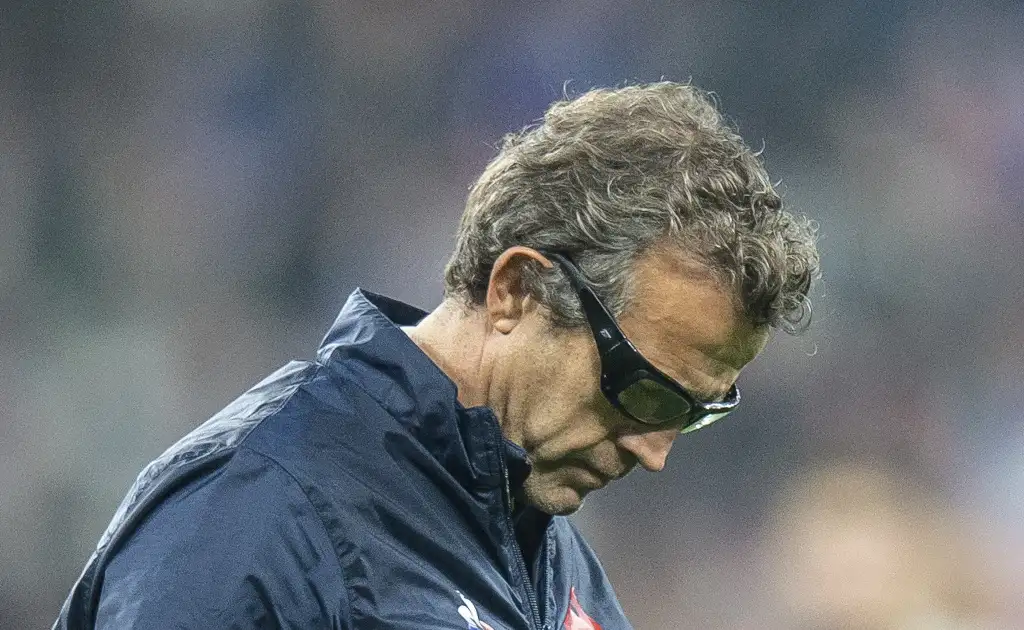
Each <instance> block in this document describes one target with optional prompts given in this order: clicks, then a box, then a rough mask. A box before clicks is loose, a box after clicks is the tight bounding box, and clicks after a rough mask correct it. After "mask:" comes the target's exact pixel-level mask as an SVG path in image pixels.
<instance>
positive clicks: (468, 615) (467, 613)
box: [455, 591, 494, 630]
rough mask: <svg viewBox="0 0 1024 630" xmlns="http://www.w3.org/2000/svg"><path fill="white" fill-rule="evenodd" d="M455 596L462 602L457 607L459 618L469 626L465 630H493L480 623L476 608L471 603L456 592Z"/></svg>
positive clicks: (488, 625) (489, 626)
mask: <svg viewBox="0 0 1024 630" xmlns="http://www.w3.org/2000/svg"><path fill="white" fill-rule="evenodd" d="M455 594H456V595H458V596H459V599H461V600H462V605H461V606H459V616H461V617H462V618H463V619H465V620H466V623H467V624H469V626H468V628H467V630H494V628H492V627H491V625H490V624H488V623H484V622H483V621H480V616H479V615H478V614H477V612H476V606H474V605H473V602H471V601H469V600H468V599H466V597H465V596H464V595H463V594H462V593H460V592H458V591H455Z"/></svg>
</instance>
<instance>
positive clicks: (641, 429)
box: [445, 83, 817, 513]
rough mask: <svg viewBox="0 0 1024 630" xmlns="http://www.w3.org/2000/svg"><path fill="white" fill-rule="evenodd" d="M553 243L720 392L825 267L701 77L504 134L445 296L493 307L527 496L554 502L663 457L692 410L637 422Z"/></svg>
mask: <svg viewBox="0 0 1024 630" xmlns="http://www.w3.org/2000/svg"><path fill="white" fill-rule="evenodd" d="M552 252H559V253H564V254H565V255H566V256H567V258H568V259H570V260H571V261H573V262H574V263H575V265H576V266H578V268H579V271H580V272H581V276H582V280H583V281H584V282H585V283H586V286H588V287H589V288H590V289H592V290H593V292H594V293H595V294H596V296H597V297H598V298H599V300H600V301H601V302H602V303H603V304H604V305H605V306H606V307H607V309H608V310H609V311H610V313H611V315H613V316H614V317H615V318H616V319H617V321H618V325H619V327H620V328H621V330H622V331H623V332H624V333H625V336H626V337H627V338H628V339H629V340H630V341H631V342H632V343H633V345H634V346H635V347H636V349H638V350H639V352H640V353H641V354H642V355H643V357H644V358H645V359H646V360H647V361H649V362H650V363H651V364H652V365H653V366H654V367H656V368H657V370H659V371H660V372H661V373H662V374H663V375H664V376H667V377H669V378H670V379H671V380H673V381H675V382H676V383H677V384H679V385H680V386H682V387H683V388H686V389H688V390H689V391H690V392H691V393H693V394H696V395H697V396H696V397H698V398H701V397H704V398H708V399H709V400H714V399H720V398H721V397H722V396H724V395H725V394H726V393H727V392H728V391H729V389H730V387H731V386H732V385H733V383H734V382H735V380H736V377H737V376H738V374H739V372H740V369H741V368H742V367H743V366H744V365H745V364H746V363H748V362H749V361H750V360H752V359H753V358H754V356H755V355H756V354H757V353H758V352H759V351H760V350H761V348H762V347H763V346H764V343H765V342H766V340H767V336H768V331H769V329H770V328H772V327H776V328H782V329H784V330H787V331H793V330H795V329H796V328H797V327H799V325H800V324H801V323H802V322H803V321H805V319H806V316H807V314H808V312H809V306H808V302H807V291H808V289H809V287H810V282H811V278H812V277H813V276H814V275H815V273H816V271H817V252H816V249H815V246H814V238H813V230H812V229H811V227H810V226H809V225H808V223H807V222H806V221H802V220H798V219H796V218H795V217H793V216H792V215H790V214H789V213H787V212H785V211H783V210H782V204H781V200H780V198H779V196H778V194H777V193H776V192H775V190H774V189H773V187H772V185H771V182H770V180H769V179H768V175H767V173H766V172H765V170H764V167H763V165H762V164H761V162H760V160H759V159H758V157H757V155H756V154H755V153H754V152H752V151H751V150H750V149H749V148H748V147H747V146H746V145H745V144H744V143H743V141H742V139H741V138H740V137H739V136H738V135H737V134H736V133H735V131H733V130H732V129H730V128H729V127H728V126H726V125H725V124H724V123H723V121H722V118H721V116H720V114H719V113H718V112H717V111H716V109H715V107H714V106H713V104H712V103H711V102H710V101H709V99H708V97H707V95H706V94H704V93H703V92H701V91H699V90H697V89H696V88H693V87H692V86H688V85H679V84H673V83H657V84H652V85H642V86H631V87H627V88H622V89H619V90H596V91H593V92H589V93H587V94H584V95H583V96H581V97H579V98H576V99H575V100H570V101H561V102H558V103H555V104H554V105H552V106H551V108H550V109H549V110H548V112H547V114H546V115H545V117H544V120H543V122H542V123H541V124H539V125H537V126H535V127H532V128H528V129H527V130H524V131H523V132H521V133H518V134H513V135H510V136H509V137H507V138H506V139H505V143H504V146H503V147H502V149H501V151H500V153H499V155H498V156H497V157H496V158H495V159H494V160H493V161H492V162H491V164H490V165H489V166H488V167H487V169H486V170H485V172H484V174H483V175H482V176H481V178H480V179H479V181H477V183H476V184H475V185H474V187H473V189H472V191H471V193H470V196H469V200H468V202H467V206H466V212H465V214H464V216H463V219H462V223H461V226H460V229H459V233H458V238H457V243H456V248H455V253H454V254H453V256H452V258H451V261H450V262H449V264H448V267H447V269H446V275H445V287H446V297H447V298H448V299H449V300H454V301H457V302H458V303H460V304H461V305H463V306H465V307H467V308H468V309H469V310H471V311H475V312H478V313H481V314H485V315H486V322H487V327H488V331H489V332H488V335H487V336H486V338H485V341H484V347H483V348H482V349H481V360H482V361H486V362H489V364H490V365H491V370H490V372H489V373H490V374H492V377H491V378H492V379H493V381H494V382H493V383H491V384H489V385H488V386H487V389H488V390H489V391H493V392H494V396H490V397H488V403H489V404H491V405H492V407H494V408H495V412H496V413H497V414H498V416H499V419H500V421H501V424H502V428H503V430H504V432H505V434H506V436H507V437H508V438H509V439H511V440H513V441H515V442H517V443H518V444H520V445H521V446H523V447H524V448H525V449H526V451H527V452H528V453H529V454H530V457H531V460H532V462H533V466H534V469H533V472H532V473H531V475H530V477H529V478H528V479H527V481H526V485H525V493H526V498H527V500H528V501H529V502H531V503H532V504H534V505H536V506H537V507H538V508H540V509H542V510H544V511H546V512H550V513H567V512H572V511H574V510H575V509H577V508H578V507H579V505H580V503H581V502H582V499H583V496H584V495H585V494H586V493H587V492H589V491H590V490H593V489H595V488H597V487H600V486H602V485H604V484H605V483H607V481H609V480H610V479H611V478H614V477H617V476H621V475H623V474H625V473H626V472H628V470H630V469H631V468H632V467H634V466H635V465H636V464H637V463H640V464H641V465H643V466H644V467H645V468H647V469H649V470H659V469H661V468H662V466H663V465H664V460H665V456H666V455H667V454H668V450H669V448H670V446H671V444H672V441H673V439H674V437H675V436H676V435H678V432H679V430H680V428H682V427H681V426H678V423H673V422H666V423H664V424H663V425H650V424H644V423H641V422H638V421H637V420H636V419H635V418H632V417H630V416H629V415H628V414H626V413H623V410H622V408H621V406H619V408H617V407H616V406H615V405H613V404H612V403H613V402H614V399H613V400H609V398H608V397H606V395H605V394H603V393H602V391H601V387H600V376H601V357H600V354H599V352H598V347H597V344H596V343H595V339H594V335H593V333H592V331H591V327H590V325H589V323H588V320H587V317H586V316H585V314H584V312H583V310H582V309H581V305H580V300H579V297H578V294H577V291H576V290H575V289H574V288H573V286H572V284H571V283H570V281H569V278H568V276H567V275H566V269H565V268H564V264H563V263H562V262H559V261H558V259H557V257H552V256H551V255H550V253H552ZM553 258H555V259H554V260H553Z"/></svg>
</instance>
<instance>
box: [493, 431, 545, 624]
mask: <svg viewBox="0 0 1024 630" xmlns="http://www.w3.org/2000/svg"><path fill="white" fill-rule="evenodd" d="M499 438H500V439H504V438H501V437H500V435H499ZM498 445H499V446H498V461H499V462H500V463H501V476H502V481H503V482H504V487H505V496H504V499H505V500H504V501H503V503H504V507H503V510H504V512H505V525H506V526H507V527H508V531H509V532H510V534H511V539H512V540H511V542H512V550H513V551H514V552H515V553H514V554H513V555H515V566H516V570H517V571H518V572H519V579H520V582H522V583H523V584H524V585H525V587H526V588H525V590H526V601H527V603H528V604H529V605H530V617H531V621H532V623H533V627H534V628H538V629H540V628H543V627H544V624H543V622H542V621H541V618H540V606H539V605H538V604H537V594H536V593H534V588H533V583H532V582H531V581H530V573H529V571H528V570H527V568H526V560H525V559H524V558H523V550H522V549H520V548H519V541H518V540H516V528H515V523H513V522H512V489H511V487H510V486H509V481H508V467H507V466H506V465H505V454H504V453H503V452H502V451H501V442H500V441H499V442H498Z"/></svg>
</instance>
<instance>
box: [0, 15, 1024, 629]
mask: <svg viewBox="0 0 1024 630" xmlns="http://www.w3.org/2000/svg"><path fill="white" fill-rule="evenodd" d="M14 4H15V3H4V6H3V8H2V9H0V29H2V30H0V68H2V72H0V295H2V296H3V298H2V302H0V357H2V359H0V566H2V574H0V628H19V629H20V628H31V627H48V626H49V624H50V623H51V622H52V620H53V618H54V617H55V615H56V613H57V611H58V609H59V607H60V604H61V602H62V600H63V598H64V596H65V594H66V592H67V590H68V589H69V588H70V586H71V584H72V582H73V581H74V579H75V578H76V577H77V575H78V573H79V571H80V570H81V568H82V566H83V564H84V562H85V560H86V558H87V557H88V555H89V553H90V550H91V549H92V547H93V546H94V544H95V542H96V540H97V539H98V537H99V535H100V533H101V532H102V530H103V529H104V527H105V525H106V523H107V521H108V520H109V518H110V516H111V515H112V514H113V511H114V509H115V507H116V505H117V504H118V502H119V501H120V498H121V497H122V496H123V494H124V493H125V491H126V490H127V488H128V486H129V485H130V484H131V482H132V480H133V479H134V476H135V475H136V473H137V472H138V471H139V470H140V469H141V468H142V466H143V465H145V464H146V463H147V462H148V461H149V460H150V459H152V458H153V457H155V456H156V455H158V454H159V453H160V452H161V451H162V450H163V449H164V448H166V447H167V446H168V445H170V444H171V443H172V442H173V441H174V440H176V439H177V438H178V437H179V436H181V435H183V434H184V433H186V432H188V431H189V430H190V429H191V428H193V427H194V426H196V425H197V424H199V423H200V422H202V421H203V420H204V419H206V418H207V417H208V416H210V415H211V414H213V413H214V412H215V411H217V410H218V409H219V408H220V407H221V406H223V405H224V404H226V403H227V402H228V401H230V400H231V399H232V398H233V397H234V396H236V395H237V394H238V393H240V392H241V391H243V390H244V389H246V388H247V387H248V386H249V385H251V384H252V383H254V382H255V381H257V380H259V379H260V378H262V377H263V376H264V375H265V374H267V373H269V372H270V371H272V370H274V369H275V368H276V367H278V366H279V365H281V364H283V363H284V362H286V361H287V360H289V359H291V358H293V357H297V358H308V357H310V356H311V355H312V353H313V352H314V350H315V348H316V346H317V344H318V342H319V339H320V337H321V335H322V334H323V332H324V331H325V330H326V328H327V326H328V325H329V324H330V322H331V321H332V320H333V318H334V316H335V314H336V312H337V311H338V309H339V308H340V307H341V305H342V304H343V302H344V300H345V298H346V296H347V295H348V293H349V292H350V291H351V290H352V289H353V288H354V287H356V286H363V287H365V288H368V289H370V290H373V291H378V292H383V293H386V294H389V295H392V296H394V297H398V298H401V299H404V300H406V301H409V302H412V303H415V304H417V305H419V306H422V307H424V308H428V309H430V308H433V307H434V306H436V305H437V304H438V303H439V301H440V297H441V271H442V267H443V264H444V262H445V260H446V259H447V256H448V253H449V250H450V247H451V245H452V240H453V233H454V229H455V225H456V222H457V220H458V217H459V216H460V214H461V208H462V205H463V201H464V198H465V195H466V191H467V188H468V186H469V185H470V184H471V183H472V181H473V180H474V179H475V177H476V176H477V174H478V173H479V172H480V171H481V170H482V169H483V167H484V165H485V164H486V162H487V161H488V160H489V159H490V158H491V157H492V156H493V155H494V153H495V147H496V145H497V143H498V142H499V140H500V137H501V135H502V134H504V133H505V132H507V131H511V130H514V129H517V128H519V127H521V126H524V125H526V124H528V123H529V122H531V121H533V120H534V119H536V118H538V117H539V116H541V114H542V113H543V111H544V109H545V107H546V105H547V104H548V103H549V102H550V101H552V100H554V99H556V98H558V97H560V96H561V95H562V93H563V89H567V90H568V91H569V92H570V93H578V92H582V91H585V90H586V89H588V88H590V87H595V86H614V85H622V84H624V83H627V82H628V83H637V82H643V81H651V80H658V79H660V78H663V77H664V78H667V79H673V80H681V81H686V80H689V79H692V81H693V82H694V83H695V84H697V85H699V86H702V87H704V88H706V89H710V90H713V91H714V92H715V93H716V94H717V95H718V98H719V100H720V103H721V105H722V108H723V109H724V110H725V111H726V112H727V113H728V114H729V116H730V117H731V118H732V119H733V120H734V121H735V122H736V123H737V124H738V126H739V128H740V130H741V133H742V134H743V135H744V137H745V138H746V139H747V140H748V142H749V143H750V144H751V145H753V146H755V147H760V146H761V145H762V144H763V145H764V146H765V157H766V161H767V164H768V167H769V170H770V172H771V173H772V175H773V177H774V178H777V179H778V180H781V182H782V190H783V192H784V195H785V198H786V200H787V203H788V205H789V207H790V209H792V210H794V211H797V212H800V213H805V214H808V215H810V216H812V217H813V218H816V219H817V220H818V221H819V222H820V224H821V231H820V233H821V250H822V254H823V262H824V280H823V282H821V283H820V284H819V285H818V287H817V288H816V290H815V293H814V295H813V298H814V301H815V309H816V316H815V318H816V319H815V324H814V326H813V327H812V329H811V331H810V332H809V333H808V334H806V335H804V336H802V337H798V338H788V337H784V336H783V337H779V338H777V339H776V341H775V342H774V343H773V344H772V345H770V347H769V349H768V351H767V352H766V354H765V355H764V356H762V358H760V359H759V360H758V361H757V362H756V363H755V364H753V365H752V366H751V367H750V368H749V369H748V370H747V372H745V373H744V376H743V377H742V381H741V386H742V389H743V392H744V401H745V404H744V407H743V409H742V410H741V411H739V412H738V413H737V414H736V415H734V416H733V417H731V418H730V419H729V421H728V422H724V423H721V424H717V425H715V426H714V427H712V428H710V429H708V430H706V431H702V432H699V433H696V434H693V435H691V436H687V437H685V438H681V439H680V440H679V441H678V442H677V445H676V447H675V449H674V451H673V454H672V457H671V459H670V463H669V467H668V469H667V470H666V471H665V472H663V473H662V474H660V475H651V474H647V473H636V474H635V475H633V476H632V477H630V478H628V479H626V480H624V481H622V482H620V483H619V484H617V485H616V486H613V487H611V488H609V489H608V490H607V491H605V492H604V493H601V494H599V495H596V496H594V497H593V498H592V499H590V500H588V502H587V504H586V506H585V507H584V509H583V510H582V511H581V512H580V514H579V515H578V516H577V517H576V518H577V521H578V522H579V524H580V525H581V526H582V527H583V528H584V529H585V531H586V532H588V534H589V536H590V538H591V540H592V542H593V543H594V545H595V546H596V547H597V549H598V551H599V553H600V554H601V557H602V559H603V561H604V563H605V566H606V568H607V570H608V572H609V574H610V576H611V578H612V580H613V583H614V584H615V585H616V587H617V589H618V592H619V595H620V598H621V600H622V603H623V605H624V607H625V609H626V611H627V612H628V613H629V614H630V615H631V616H632V618H633V620H634V623H635V625H636V626H637V627H638V628H655V629H658V628H694V629H697V628H701V629H705V628H712V629H714V628H723V629H733V628H771V629H774V628H778V629H783V628H798V629H806V630H818V629H820V630H825V629H831V628H844V627H854V626H855V627H857V628H865V629H875V628H878V629H894V628H914V629H918V628H928V629H930V628H942V629H947V628H972V629H977V628H1022V627H1024V586H1022V584H1024V579H1022V578H1024V527H1022V525H1021V523H1022V522H1024V421H1022V420H1024V388H1022V382H1024V350H1022V347H1024V196H1022V193H1021V182H1022V181H1024V105H1022V104H1024V44H1022V41H1024V38H1022V36H1021V33H1022V32H1024V7H1022V5H1021V4H1019V3H1017V2H974V3H958V2H946V3H942V2H938V3H936V2H935V1H934V0H929V1H918V2H906V1H902V2H879V1H873V2H852V1H846V2H831V3H804V2H796V1H794V0H782V1H777V2H771V3H752V2H746V3H737V2H724V1H709V2H700V3H677V2H669V1H667V0H661V1H657V2H651V3H645V4H639V3H637V4H630V3H625V2H621V1H612V0H589V1H585V2H568V1H566V2H550V3H539V2H535V3H522V4H519V3H504V2H469V1H465V0H463V1H452V2H437V3H419V2H387V1H376V2H365V1H364V2H356V1H338V2H328V1H327V0H307V1H304V2H279V1H275V0H228V1H214V0H183V1H181V2H175V3H168V2H160V1H157V0H129V1H126V2H116V3H113V2H88V3H72V2H63V1H62V2H53V1H49V2H47V1H40V2H34V3H18V6H12V5H14ZM566 86H567V87H566ZM599 621H600V620H599ZM856 624H859V625H856Z"/></svg>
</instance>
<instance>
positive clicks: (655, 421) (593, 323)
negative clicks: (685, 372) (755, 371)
mask: <svg viewBox="0 0 1024 630" xmlns="http://www.w3.org/2000/svg"><path fill="white" fill-rule="evenodd" d="M541 253H542V254H543V255H545V256H547V257H548V258H550V259H552V260H554V261H555V262H557V263H559V264H560V265H561V266H562V269H563V270H564V271H565V272H566V275H568V276H569V283H570V284H571V285H572V288H573V289H574V290H575V291H576V295H577V296H578V297H579V300H580V305H581V306H582V307H583V313H584V315H586V317H587V321H588V322H589V323H590V330H591V332H593V334H594V341H595V342H596V343H597V351H598V354H599V355H600V357H601V392H602V393H603V394H604V396H605V398H607V399H608V402H610V403H611V404H612V406H614V407H615V408H616V409H618V410H619V411H621V412H623V413H625V414H626V415H627V416H629V417H630V418H632V419H634V420H636V421H637V422H640V423H643V424H646V425H651V426H666V425H678V426H679V427H680V428H679V431H680V433H689V432H691V431H696V430H697V429H700V428H702V427H706V426H707V425H709V424H711V423H712V422H714V421H716V420H720V419H721V418H724V417H725V416H727V415H729V413H730V412H732V411H733V410H734V409H736V406H737V405H739V402H740V392H739V390H738V389H736V386H735V385H733V386H732V387H731V388H730V389H729V393H728V394H726V396H725V400H722V401H718V402H703V401H701V400H698V399H697V398H696V397H695V396H694V395H693V394H691V393H690V392H689V391H687V389H686V388H685V387H683V386H682V385H680V384H679V383H677V382H676V381H674V380H672V379H671V378H669V377H668V376H667V375H665V373H663V372H662V371H661V370H659V369H658V368H656V367H654V366H653V365H651V362H650V361H648V360H647V359H645V358H644V356H643V355H642V354H640V351H639V350H637V349H636V346H634V345H633V344H632V343H630V341H629V339H626V335H624V334H623V332H622V329H620V328H619V326H618V324H616V323H615V318H614V317H612V314H611V312H609V311H608V309H607V308H606V307H605V305H604V304H603V303H602V302H601V300H600V299H598V297H597V294H596V293H594V290H593V289H591V288H590V287H589V286H588V285H587V281H586V279H584V277H583V273H582V272H581V271H580V270H579V268H578V267H577V266H576V264H575V263H573V262H572V260H571V259H570V258H569V257H568V256H566V255H565V254H559V253H554V252H544V251H542V252H541Z"/></svg>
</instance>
